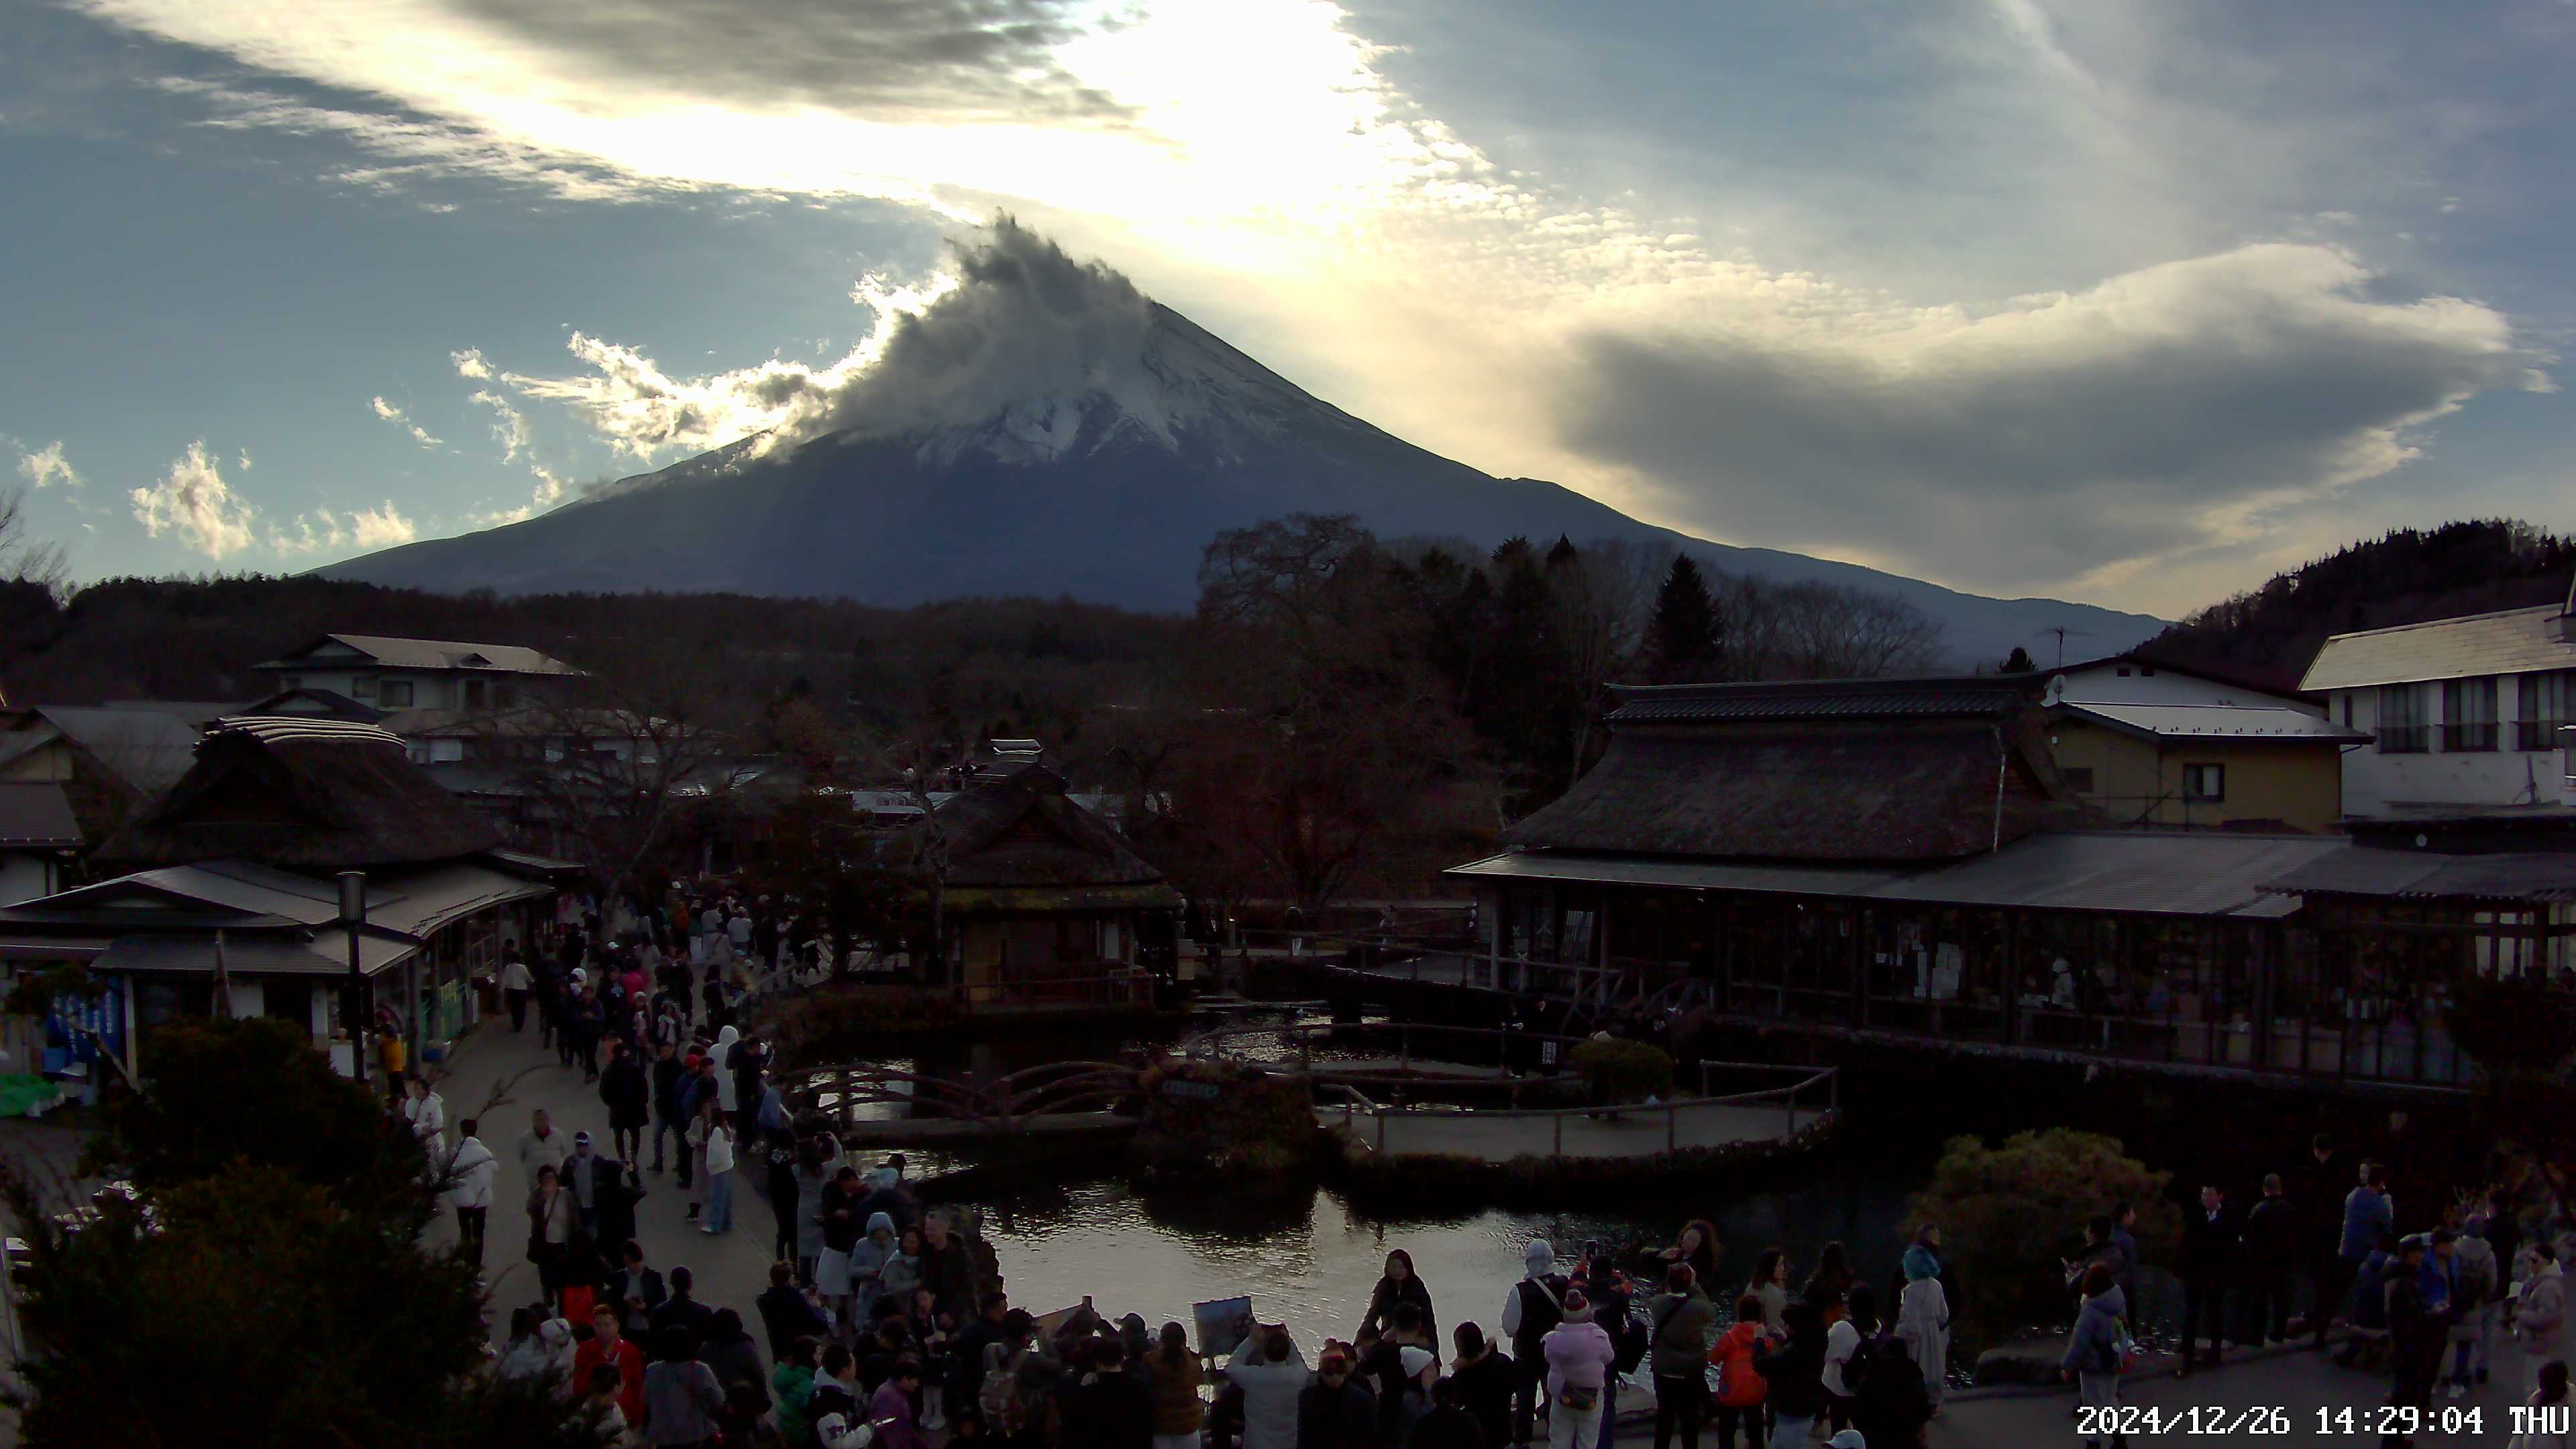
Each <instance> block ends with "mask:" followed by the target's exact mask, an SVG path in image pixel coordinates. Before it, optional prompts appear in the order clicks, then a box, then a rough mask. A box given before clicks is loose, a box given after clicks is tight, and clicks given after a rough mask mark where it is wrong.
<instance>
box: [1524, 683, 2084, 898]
mask: <svg viewBox="0 0 2576 1449" xmlns="http://www.w3.org/2000/svg"><path fill="white" fill-rule="evenodd" d="M1613 694H1614V695H1615V697H1616V698H1617V699H1618V701H1619V703H1618V707H1617V708H1615V709H1614V710H1612V711H1611V713H1610V715H1609V717H1608V723H1609V725H1610V728H1611V731H1612V735H1611V742H1610V747H1609V749H1608V750H1607V751H1606V752H1605V753H1604V754H1603V756H1602V758H1601V762H1600V763H1599V764H1598V765H1595V766H1594V767H1593V768H1592V771H1591V773H1590V774H1587V775H1585V776H1584V777H1583V779H1582V780H1581V781H1579V782H1578V783H1577V784H1576V785H1575V787H1574V788H1573V789H1572V790H1570V791H1568V792H1567V793H1566V794H1565V795H1564V797H1563V798H1561V799H1559V800H1557V801H1556V802H1554V803H1553V804H1550V805H1548V806H1546V807H1544V808H1542V809H1540V810H1538V811H1537V812H1535V813H1533V814H1532V815H1530V816H1529V817H1528V818H1526V819H1524V820H1522V821H1521V822H1520V823H1519V824H1517V825H1515V826H1513V827H1512V829H1511V830H1510V831H1508V832H1507V833H1506V834H1505V836H1504V839H1505V841H1506V843H1507V844H1509V845H1511V846H1513V847H1515V848H1517V849H1522V850H1567V851H1584V852H1593V853H1605V854H1618V855H1641V856H1683V857H1693V858H1720V859H1733V860H1771V861H1885V862H1901V861H1931V860H1948V859H1956V858H1958V857H1961V856H1965V855H1970V854H1974V853H1976V852H1979V851H1985V850H1992V849H1994V848H1995V847H1996V846H1998V845H2001V844H2003V843H2005V842H2008V841H2013V840H2018V839H2020V838H2021V837H2022V836H2025V835H2027V834H2029V833H2030V832H2031V831H2033V830H2034V829H2037V828H2039V827H2040V826H2041V825H2042V824H2043V823H2046V822H2048V821H2051V820H2053V819H2058V818H2062V817H2063V816H2064V815H2065V814H2066V813H2067V810H2066V807H2065V806H2064V805H2063V804H2062V803H2061V802H2062V798H2063V790H2062V786H2061V785H2060V783H2059V781H2058V779H2057V771H2056V768H2055V766H2054V765H2053V764H2052V763H2051V762H2050V759H2049V754H2048V750H2047V747H2046V743H2045V741H2044V739H2043V738H2042V737H2041V736H2040V734H2039V729H2040V717H2039V715H2038V713H2037V709H2036V704H2037V696H2038V681H2037V680H2036V679H2034V678H2031V677H2028V676H2003V677H1993V678H1984V677H1981V678H1968V679H1857V680H1827V681H1821V682H1814V681H1800V682H1793V683H1776V684H1775V683H1764V684H1685V685H1667V686H1660V687H1644V686H1621V687H1615V688H1614V690H1613Z"/></svg>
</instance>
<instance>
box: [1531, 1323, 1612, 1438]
mask: <svg viewBox="0 0 2576 1449" xmlns="http://www.w3.org/2000/svg"><path fill="white" fill-rule="evenodd" d="M1559 1313H1560V1315H1561V1316H1560V1317H1559V1318H1558V1320H1557V1324H1556V1327H1554V1328H1551V1329H1549V1330H1548V1331H1547V1334H1546V1336H1545V1337H1544V1338H1542V1339H1540V1340H1539V1344H1538V1353H1537V1357H1538V1358H1539V1360H1540V1361H1542V1362H1544V1363H1545V1364H1546V1365H1547V1442H1548V1449H1594V1446H1596V1445H1598V1444H1599V1443H1600V1442H1601V1404H1602V1400H1603V1399H1604V1397H1605V1396H1607V1395H1608V1393H1609V1392H1610V1366H1611V1364H1613V1363H1615V1362H1616V1361H1617V1360H1618V1357H1619V1350H1618V1348H1617V1347H1616V1346H1615V1345H1613V1344H1612V1343H1611V1342H1610V1335H1609V1333H1608V1332H1607V1331H1606V1330H1604V1329H1603V1328H1602V1327H1601V1325H1600V1324H1598V1323H1595V1322H1593V1321H1592V1300H1591V1299H1589V1298H1586V1297H1584V1296H1583V1290H1582V1289H1580V1288H1568V1289H1566V1290H1565V1298H1564V1300H1563V1302H1562V1303H1561V1304H1560V1305H1559Z"/></svg>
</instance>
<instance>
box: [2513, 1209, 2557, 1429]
mask: <svg viewBox="0 0 2576 1449" xmlns="http://www.w3.org/2000/svg"><path fill="white" fill-rule="evenodd" d="M2523 1253H2524V1254H2525V1257H2524V1262H2525V1263H2526V1264H2527V1265H2528V1266H2527V1271H2526V1272H2525V1274H2524V1276H2523V1280H2522V1291H2521V1292H2520V1293H2519V1294H2517V1295H2516V1296H2515V1298H2514V1319H2513V1336H2514V1341H2515V1342H2517V1343H2519V1344H2521V1345H2522V1369H2523V1382H2524V1385H2525V1392H2527V1393H2537V1392H2538V1391H2539V1389H2540V1370H2541V1368H2542V1366H2543V1365H2546V1364H2552V1363H2565V1362H2566V1361H2567V1278H2566V1275H2565V1274H2563V1273H2562V1272H2560V1271H2559V1267H2558V1252H2557V1250H2556V1249H2555V1248H2552V1247H2551V1246H2550V1245H2549V1240H2548V1239H2546V1238H2539V1239H2534V1240H2533V1241H2532V1243H2531V1245H2530V1246H2528V1247H2526V1248H2524V1249H2523Z"/></svg>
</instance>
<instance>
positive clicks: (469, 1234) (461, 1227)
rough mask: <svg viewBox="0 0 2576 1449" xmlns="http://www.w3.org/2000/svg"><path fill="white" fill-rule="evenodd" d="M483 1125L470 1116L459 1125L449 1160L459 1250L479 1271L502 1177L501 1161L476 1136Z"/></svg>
mask: <svg viewBox="0 0 2576 1449" xmlns="http://www.w3.org/2000/svg"><path fill="white" fill-rule="evenodd" d="M481 1125H482V1124H481V1123H480V1122H477V1121H476V1120H475V1119H473V1118H471V1117H468V1118H466V1119H465V1120H464V1121H462V1122H459V1123H458V1124H456V1126H457V1131H458V1133H459V1134H460V1135H459V1136H458V1138H457V1141H456V1152H455V1154H454V1155H453V1156H451V1157H449V1158H448V1160H447V1174H446V1181H447V1205H448V1206H449V1207H452V1208H454V1209H456V1251H457V1252H458V1253H460V1254H462V1255H463V1256H464V1257H465V1260H466V1261H467V1262H470V1263H472V1264H473V1265H474V1266H475V1267H476V1268H477V1269H480V1268H481V1267H482V1266H483V1234H484V1231H485V1229H486V1228H487V1227H489V1226H490V1223H491V1219H492V1187H493V1184H494V1183H496V1182H498V1181H499V1180H500V1177H501V1160H500V1159H499V1158H497V1157H494V1156H493V1155H492V1149H491V1148H489V1147H486V1146H484V1145H483V1139H482V1138H480V1137H478V1136H476V1135H475V1129H476V1128H477V1127H480V1126H481Z"/></svg>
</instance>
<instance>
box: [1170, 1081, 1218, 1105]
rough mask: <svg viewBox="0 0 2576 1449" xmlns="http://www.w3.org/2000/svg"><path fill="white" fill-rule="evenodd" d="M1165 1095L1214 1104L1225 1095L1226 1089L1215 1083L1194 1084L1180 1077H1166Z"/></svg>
mask: <svg viewBox="0 0 2576 1449" xmlns="http://www.w3.org/2000/svg"><path fill="white" fill-rule="evenodd" d="M1163 1095H1164V1096H1166V1097H1176V1098H1179V1099H1182V1100H1184V1101H1190V1102H1213V1101H1215V1100H1216V1099H1217V1098H1218V1097H1220V1096H1222V1095H1224V1089H1223V1088H1221V1087H1219V1086H1218V1085H1217V1084H1216V1083H1214V1082H1192V1081H1188V1080H1185V1079H1183V1078H1180V1077H1165V1078H1164V1079H1163Z"/></svg>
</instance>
